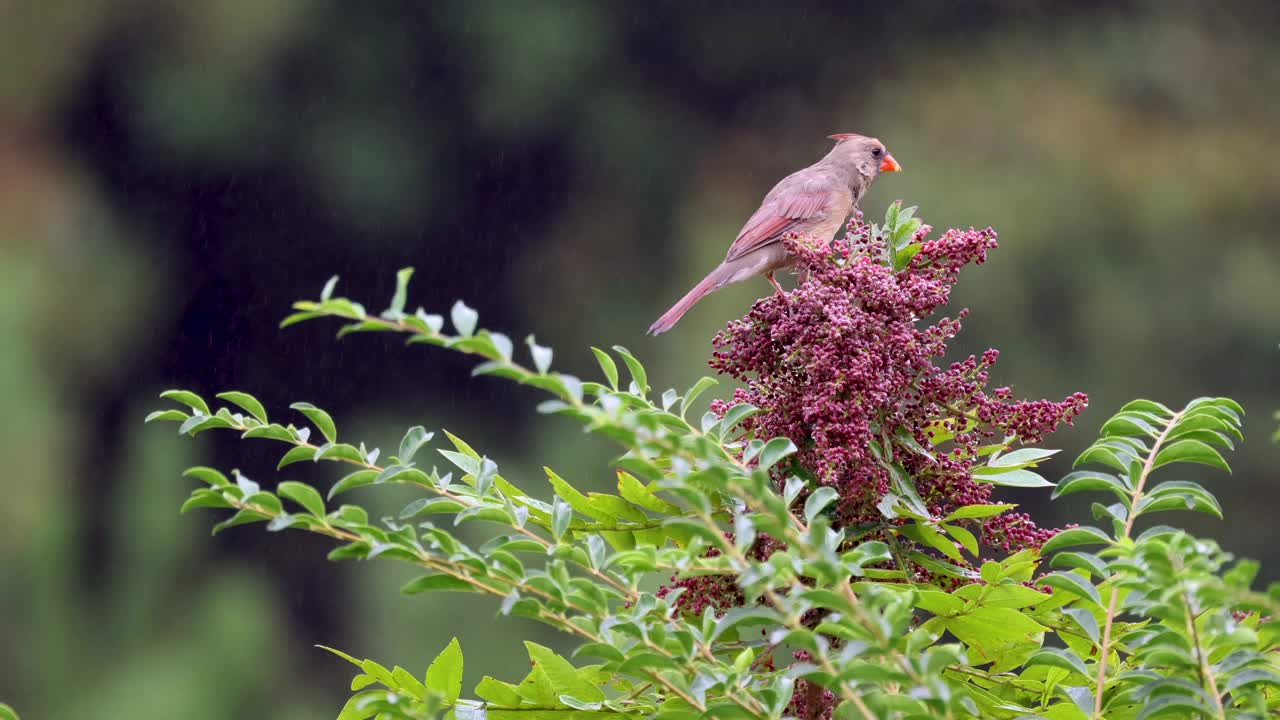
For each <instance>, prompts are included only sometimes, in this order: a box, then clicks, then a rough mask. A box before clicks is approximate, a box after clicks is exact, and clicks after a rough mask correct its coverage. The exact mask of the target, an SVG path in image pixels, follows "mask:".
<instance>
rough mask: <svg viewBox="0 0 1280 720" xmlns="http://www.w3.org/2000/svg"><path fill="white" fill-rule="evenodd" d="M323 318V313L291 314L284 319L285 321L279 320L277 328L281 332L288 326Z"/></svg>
mask: <svg viewBox="0 0 1280 720" xmlns="http://www.w3.org/2000/svg"><path fill="white" fill-rule="evenodd" d="M324 316H325V313H322V312H296V313H292V314H291V315H289V316H287V317H285V319H283V320H281V321H280V325H279V327H280V329H281V330H283V329H285V328H287V327H289V326H290V325H297V324H298V323H300V322H303V321H306V320H312V319H315V318H318V317H324Z"/></svg>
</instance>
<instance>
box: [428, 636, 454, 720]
mask: <svg viewBox="0 0 1280 720" xmlns="http://www.w3.org/2000/svg"><path fill="white" fill-rule="evenodd" d="M427 689H428V690H430V691H431V692H433V693H440V694H441V695H443V696H444V699H445V704H446V705H453V704H454V703H456V702H457V701H458V696H459V695H461V694H462V647H461V646H460V645H458V638H456V637H455V638H454V639H452V640H450V641H449V644H448V645H446V646H445V649H444V650H443V651H441V653H440V654H439V655H437V656H436V659H435V660H432V661H431V666H430V667H428V668H427Z"/></svg>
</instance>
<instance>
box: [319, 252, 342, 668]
mask: <svg viewBox="0 0 1280 720" xmlns="http://www.w3.org/2000/svg"><path fill="white" fill-rule="evenodd" d="M337 286H338V276H337V275H334V276H333V277H331V278H329V281H328V282H326V283H325V284H324V288H322V289H321V290H320V302H325V301H326V300H328V299H329V298H331V297H333V289H334V288H335V287H337ZM322 647H323V646H322ZM325 649H326V650H327V649H328V648H325Z"/></svg>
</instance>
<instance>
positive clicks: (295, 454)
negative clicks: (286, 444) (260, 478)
mask: <svg viewBox="0 0 1280 720" xmlns="http://www.w3.org/2000/svg"><path fill="white" fill-rule="evenodd" d="M317 450H319V448H315V447H311V446H310V445H298V446H297V447H292V448H289V452H287V453H285V454H284V457H282V458H280V462H278V463H276V470H280V469H281V468H283V467H284V466H286V465H292V464H294V463H296V462H302V461H303V460H313V459H315V456H316V451H317Z"/></svg>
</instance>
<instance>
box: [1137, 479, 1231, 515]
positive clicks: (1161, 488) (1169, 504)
mask: <svg viewBox="0 0 1280 720" xmlns="http://www.w3.org/2000/svg"><path fill="white" fill-rule="evenodd" d="M1179 509H1180V510H1196V511H1199V512H1203V513H1208V514H1210V515H1213V516H1215V517H1217V518H1218V519H1219V520H1221V519H1222V506H1221V505H1219V504H1218V499H1217V498H1215V497H1214V496H1213V493H1211V492H1209V491H1208V490H1206V489H1205V488H1204V487H1202V486H1201V485H1199V484H1198V483H1193V482H1187V481H1185V480H1169V481H1166V482H1162V483H1160V484H1158V485H1156V486H1155V487H1153V488H1151V489H1150V490H1149V491H1148V492H1147V495H1146V497H1144V498H1142V500H1141V501H1140V502H1139V503H1138V507H1137V508H1136V509H1135V510H1134V512H1137V513H1147V512H1159V511H1161V510H1179Z"/></svg>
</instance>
